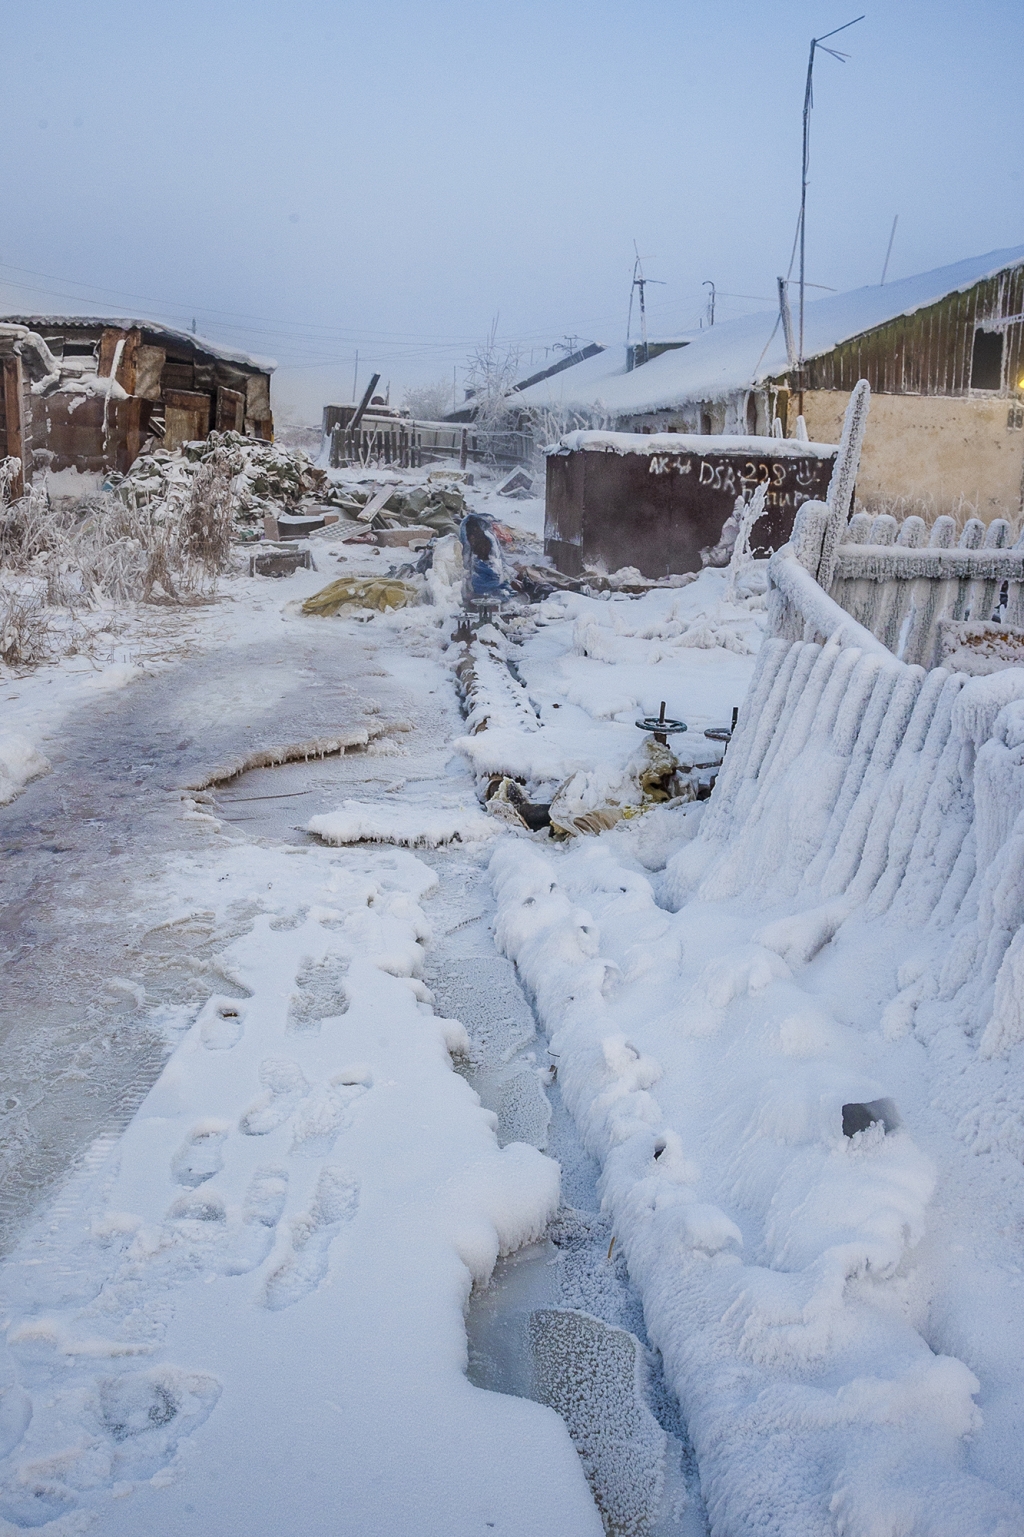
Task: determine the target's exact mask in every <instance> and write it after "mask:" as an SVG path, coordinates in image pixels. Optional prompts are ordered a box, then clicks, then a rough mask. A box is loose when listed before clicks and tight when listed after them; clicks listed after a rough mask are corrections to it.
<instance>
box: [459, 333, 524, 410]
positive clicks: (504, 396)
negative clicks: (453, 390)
mask: <svg viewBox="0 0 1024 1537" xmlns="http://www.w3.org/2000/svg"><path fill="white" fill-rule="evenodd" d="M520 356H521V354H520V350H519V348H518V347H517V346H515V344H514V343H512V342H507V343H506V342H499V341H498V317H497V315H495V317H494V320H493V322H492V324H491V329H490V331H489V332H488V334H487V339H486V341H484V342H483V343H482V344H481V345H480V346H479V347H477V348H475V349H474V351H473V352H471V353H470V355H469V357H468V358H467V360H466V388H467V390H468V391H469V395H470V398H469V399H468V400H467V402H466V404H467V405H471V406H472V407H473V410H474V412H475V420H476V422H477V425H478V426H480V427H482V428H484V429H485V430H486V429H491V430H492V431H493V430H500V429H501V428H503V427H508V426H509V424H510V420H511V417H512V416H513V414H514V413H515V411H516V407H515V404H514V402H510V401H509V391H510V390H511V389H512V386H513V385H514V384H515V383H516V380H517V379H518V378H519V361H520Z"/></svg>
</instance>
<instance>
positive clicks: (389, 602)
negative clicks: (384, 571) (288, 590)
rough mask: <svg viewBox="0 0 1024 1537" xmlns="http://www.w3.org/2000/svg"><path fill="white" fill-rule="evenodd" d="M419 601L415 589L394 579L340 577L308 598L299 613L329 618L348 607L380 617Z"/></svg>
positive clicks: (416, 589)
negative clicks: (387, 612) (367, 610)
mask: <svg viewBox="0 0 1024 1537" xmlns="http://www.w3.org/2000/svg"><path fill="white" fill-rule="evenodd" d="M418 597H419V588H418V587H414V586H413V585H412V583H411V582H400V581H398V580H397V579H395V578H393V577H392V578H388V577H359V576H340V577H338V579H337V580H336V581H334V582H328V584H327V586H326V587H321V589H320V591H319V592H315V593H314V594H313V595H312V597H310V598H307V599H306V601H305V603H303V605H302V612H303V613H304V614H320V615H322V616H324V617H330V616H331V615H332V614H336V613H338V611H339V609H342V608H345V607H348V606H351V607H353V608H374V609H377V610H378V612H379V613H385V612H386V611H387V610H388V609H394V608H405V607H406V606H407V605H408V604H410V603H415V602H416V599H417V598H418Z"/></svg>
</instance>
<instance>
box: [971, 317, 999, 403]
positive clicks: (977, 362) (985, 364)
mask: <svg viewBox="0 0 1024 1537" xmlns="http://www.w3.org/2000/svg"><path fill="white" fill-rule="evenodd" d="M1002 385H1003V333H1002V332H1001V331H975V333H974V351H973V352H972V353H971V389H972V390H998V389H1002Z"/></svg>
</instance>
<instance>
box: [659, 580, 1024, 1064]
mask: <svg viewBox="0 0 1024 1537" xmlns="http://www.w3.org/2000/svg"><path fill="white" fill-rule="evenodd" d="M826 601H829V602H830V601H831V600H826ZM835 607H836V608H837V610H838V612H839V613H840V614H841V613H842V610H839V609H838V605H835ZM837 638H840V637H838V634H837ZM855 641H856V635H855V634H854V633H852V632H850V631H847V632H846V633H845V634H844V635H843V636H842V637H841V643H840V644H838V645H835V644H833V645H822V644H820V643H817V642H807V641H796V642H792V641H787V640H785V639H783V638H778V639H774V640H769V641H767V642H766V643H765V645H764V646H763V648H762V651H761V655H760V657H759V660H758V666H757V671H756V673H755V676H754V679H753V681H752V683H751V687H750V691H749V693H748V695H747V700H746V703H745V705H744V707H743V709H742V711H741V714H740V721H739V725H738V728H737V730H736V733H735V735H734V737H733V740H732V742H731V744H730V747H729V751H728V753H727V755H726V760H725V765H724V767H723V769H722V772H721V774H720V775H719V778H718V783H717V785H716V787H715V791H714V793H713V795H712V797H711V801H710V802H709V805H708V810H707V813H706V814H705V817H704V820H703V822H702V824H701V828H700V832H699V833H698V836H697V838H696V839H695V840H694V842H693V843H692V844H690V845H689V846H688V848H687V850H686V852H685V854H684V855H682V856H680V858H679V859H678V861H677V862H676V867H675V870H674V871H673V881H674V882H675V886H676V889H675V891H674V892H673V893H672V895H673V898H674V900H675V902H677V903H681V902H682V900H684V898H685V896H686V895H687V893H688V892H692V891H694V890H698V891H699V893H700V895H701V896H702V897H704V898H706V899H708V900H714V901H718V900H722V899H724V898H727V897H729V896H735V895H738V894H740V893H743V894H745V895H746V896H747V897H748V898H750V899H751V900H756V899H757V898H760V899H761V900H764V901H766V900H768V899H769V898H770V899H771V901H772V902H779V901H781V900H783V899H785V898H787V897H796V898H800V897H801V896H803V899H804V901H805V902H806V903H807V904H808V905H807V908H806V909H805V910H804V911H803V912H801V913H800V914H799V915H798V916H797V917H794V918H792V919H787V920H785V924H786V925H787V928H786V932H784V933H783V932H781V931H780V932H779V933H778V934H773V935H772V936H770V947H771V948H773V949H779V950H780V953H782V954H783V955H784V957H785V958H787V959H788V960H789V961H790V962H791V963H805V962H806V961H808V960H809V959H810V958H811V957H812V956H813V955H814V954H815V953H816V952H817V951H818V950H819V949H820V948H821V946H822V945H824V944H826V943H827V942H828V941H829V940H830V939H831V938H832V937H833V935H834V934H835V933H836V932H837V931H838V929H839V928H840V927H841V926H842V924H843V923H845V922H846V920H847V919H849V918H851V917H852V916H853V915H854V913H857V912H860V913H862V914H863V915H864V916H865V917H869V918H870V917H879V916H887V917H890V918H892V919H893V920H898V921H900V922H902V923H904V924H906V925H908V926H909V927H911V928H918V929H920V928H924V927H928V928H931V929H934V928H938V929H941V930H944V931H945V932H946V934H947V935H948V946H947V952H946V961H945V964H944V966H943V968H942V970H941V972H940V973H939V974H938V975H934V974H928V975H925V974H924V973H922V974H920V975H919V974H915V975H914V976H913V977H908V979H907V980H906V983H905V985H904V987H903V989H902V991H901V992H900V994H899V995H898V997H897V998H896V999H895V1001H894V1002H893V1003H891V1004H890V1005H889V1006H888V1008H887V1010H886V1015H885V1018H884V1019H883V1021H882V1023H883V1028H884V1029H885V1031H886V1033H887V1034H889V1035H890V1036H898V1035H901V1034H903V1033H905V1032H906V1031H907V1030H909V1029H910V1027H911V1024H912V1022H913V1019H914V1015H915V1012H916V1010H917V1008H918V1006H919V1005H920V1004H921V1003H922V1002H924V1001H925V1000H929V1001H930V1002H932V1001H933V1002H934V1003H936V1004H942V1003H946V1004H952V1003H953V1001H954V1000H956V1003H957V1014H958V1017H959V1018H960V1020H961V1021H962V1022H966V1023H967V1025H968V1028H969V1029H970V1030H971V1031H972V1033H973V1032H977V1033H978V1034H979V1035H980V1048H981V1052H982V1055H983V1056H988V1055H997V1054H1001V1053H1003V1052H1005V1051H1006V1050H1008V1048H1009V1047H1010V1046H1012V1045H1014V1044H1016V1043H1018V1042H1020V1041H1024V882H1022V881H1021V880H1020V877H1019V871H1020V869H1021V862H1022V859H1024V669H1017V668H1011V669H1008V670H1006V671H1004V672H1000V673H997V674H995V675H994V676H991V677H985V678H970V677H968V675H967V674H965V673H957V672H952V673H951V672H949V671H947V670H946V669H945V668H943V667H936V668H932V669H930V670H927V671H926V670H925V669H924V668H922V667H916V666H910V665H908V664H907V663H905V662H900V661H897V660H896V658H895V657H893V656H892V655H891V654H888V653H886V652H885V651H884V650H883V648H882V647H880V646H878V645H877V644H876V645H875V646H874V647H873V648H870V649H869V648H864V649H861V648H860V647H858V646H857V645H856V644H855V643H854V642H855ZM766 942H768V941H766Z"/></svg>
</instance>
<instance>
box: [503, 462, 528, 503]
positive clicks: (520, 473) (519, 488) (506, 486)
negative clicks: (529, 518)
mask: <svg viewBox="0 0 1024 1537" xmlns="http://www.w3.org/2000/svg"><path fill="white" fill-rule="evenodd" d="M496 492H497V495H498V496H512V497H515V499H516V501H521V500H523V499H524V498H526V497H530V496H532V495H533V476H532V475H531V474H529V472H528V471H527V470H524V469H523V467H522V465H517V466H516V468H515V469H514V470H509V472H508V474H507V475H506V476H505V479H504V480H503V481H501V482H500V484H499V485H498V486H497V487H496Z"/></svg>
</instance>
